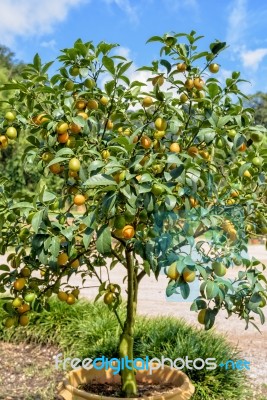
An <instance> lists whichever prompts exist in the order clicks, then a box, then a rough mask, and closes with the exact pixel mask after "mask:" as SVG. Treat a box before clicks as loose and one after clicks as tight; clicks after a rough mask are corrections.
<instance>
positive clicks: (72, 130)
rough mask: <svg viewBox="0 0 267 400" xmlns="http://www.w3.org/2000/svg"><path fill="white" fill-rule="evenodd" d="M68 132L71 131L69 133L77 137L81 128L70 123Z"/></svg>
mask: <svg viewBox="0 0 267 400" xmlns="http://www.w3.org/2000/svg"><path fill="white" fill-rule="evenodd" d="M69 130H70V131H71V133H74V134H75V135H77V134H78V133H80V132H81V130H82V127H81V126H80V125H77V124H75V123H74V122H71V123H70V124H69Z"/></svg>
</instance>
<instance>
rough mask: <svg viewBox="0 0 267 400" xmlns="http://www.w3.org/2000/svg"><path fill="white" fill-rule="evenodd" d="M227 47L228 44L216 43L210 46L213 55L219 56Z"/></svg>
mask: <svg viewBox="0 0 267 400" xmlns="http://www.w3.org/2000/svg"><path fill="white" fill-rule="evenodd" d="M225 46H226V42H219V41H218V42H215V43H211V44H210V49H211V52H212V53H213V54H218V53H219V52H220V51H222V50H223V49H224V48H225Z"/></svg>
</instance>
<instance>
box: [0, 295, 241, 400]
mask: <svg viewBox="0 0 267 400" xmlns="http://www.w3.org/2000/svg"><path fill="white" fill-rule="evenodd" d="M50 305H51V311H50V312H43V313H41V314H33V315H32V316H31V322H30V325H29V326H28V327H27V328H21V327H19V328H16V329H13V328H10V329H3V328H0V339H2V340H5V341H12V342H19V341H25V340H26V341H28V342H34V343H40V344H47V343H50V344H55V345H57V346H58V347H59V348H60V350H61V351H62V352H63V353H64V357H67V356H68V357H79V358H81V359H82V358H85V357H90V358H95V357H99V356H102V355H104V356H105V357H108V358H112V357H118V352H117V344H118V338H119V334H120V330H119V327H118V324H117V320H116V319H115V317H114V315H113V314H112V313H110V312H109V310H108V308H107V307H106V306H104V305H103V304H100V303H99V304H98V303H97V304H93V303H89V302H87V301H85V300H82V301H79V302H78V303H76V304H75V305H74V306H71V307H70V306H68V305H67V304H65V303H62V302H59V301H57V300H55V299H52V300H51V302H50ZM1 314H2V315H1ZM3 315H4V311H2V309H1V308H0V320H1V316H3ZM134 346H135V357H141V358H145V357H146V356H149V357H150V358H153V357H159V358H160V357H161V356H164V357H168V358H171V359H176V358H185V357H186V355H187V356H188V357H189V359H196V358H203V359H206V358H209V357H212V358H216V360H217V364H219V363H220V362H221V361H226V360H228V359H232V360H236V359H239V358H240V357H239V355H238V352H237V350H236V349H234V348H233V347H232V346H231V345H230V344H229V343H228V342H227V341H226V340H225V338H224V337H222V336H220V335H217V334H215V333H214V332H205V331H203V330H197V329H196V328H194V327H192V326H190V325H188V324H187V323H186V322H185V321H183V320H178V319H175V318H171V317H158V318H144V317H139V318H138V319H137V324H136V333H135V345H134ZM184 372H185V373H187V375H188V376H189V377H190V379H191V380H192V382H193V383H194V385H195V387H196V393H195V395H194V397H193V399H194V400H208V399H209V400H228V399H229V400H235V399H239V400H241V399H245V398H247V397H246V396H247V395H248V393H247V387H246V378H245V375H244V373H243V372H238V371H233V370H228V371H225V370H222V371H221V370H220V368H219V367H218V368H216V369H215V370H212V371H209V370H207V369H205V368H204V369H203V370H200V371H199V370H187V369H184Z"/></svg>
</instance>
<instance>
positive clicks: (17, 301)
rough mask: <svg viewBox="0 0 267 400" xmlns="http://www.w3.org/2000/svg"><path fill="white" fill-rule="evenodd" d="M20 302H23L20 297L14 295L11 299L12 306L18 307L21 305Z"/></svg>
mask: <svg viewBox="0 0 267 400" xmlns="http://www.w3.org/2000/svg"><path fill="white" fill-rule="evenodd" d="M22 302H23V300H22V298H20V297H16V298H15V299H14V300H13V301H12V306H13V307H14V308H18V307H20V306H21V305H22Z"/></svg>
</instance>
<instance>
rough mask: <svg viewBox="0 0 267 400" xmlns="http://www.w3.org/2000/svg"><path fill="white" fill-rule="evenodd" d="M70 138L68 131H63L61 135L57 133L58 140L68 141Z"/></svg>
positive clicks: (60, 141)
mask: <svg viewBox="0 0 267 400" xmlns="http://www.w3.org/2000/svg"><path fill="white" fill-rule="evenodd" d="M68 140H69V134H68V132H65V133H62V134H61V135H57V141H58V142H59V143H67V141H68Z"/></svg>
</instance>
